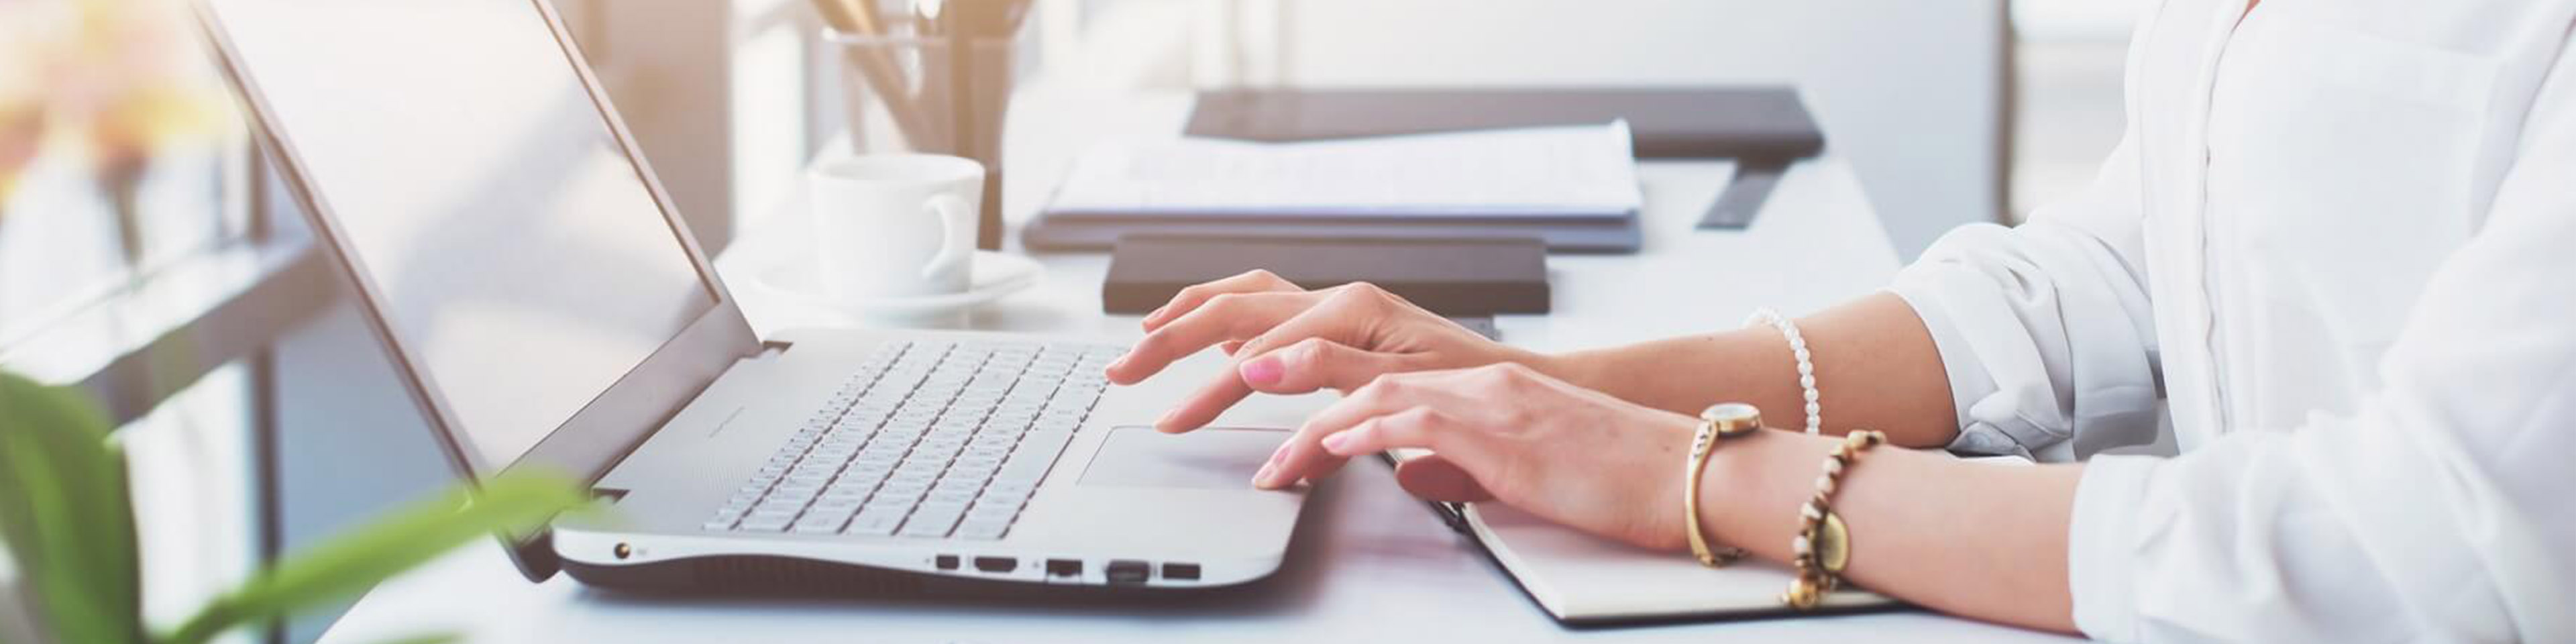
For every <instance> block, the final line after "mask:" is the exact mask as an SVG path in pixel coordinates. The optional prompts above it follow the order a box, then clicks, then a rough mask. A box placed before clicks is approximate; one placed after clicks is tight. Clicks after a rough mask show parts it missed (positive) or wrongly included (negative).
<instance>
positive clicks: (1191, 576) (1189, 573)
mask: <svg viewBox="0 0 2576 644" xmlns="http://www.w3.org/2000/svg"><path fill="white" fill-rule="evenodd" d="M1163 578H1164V579H1171V580H1177V581H1198V580H1199V565H1198V564H1194V563H1179V562H1165V563H1164V564H1163Z"/></svg>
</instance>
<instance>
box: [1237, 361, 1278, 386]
mask: <svg viewBox="0 0 2576 644" xmlns="http://www.w3.org/2000/svg"><path fill="white" fill-rule="evenodd" d="M1242 372H1243V382H1244V384H1248V385H1252V386H1255V387H1268V386H1271V385H1276V384H1279V378H1280V377H1281V376H1284V375H1287V372H1288V368H1287V367H1286V366H1284V365H1281V364H1279V359H1278V358H1270V357H1265V358H1261V359H1257V360H1253V361H1251V362H1246V363H1243V368H1242Z"/></svg>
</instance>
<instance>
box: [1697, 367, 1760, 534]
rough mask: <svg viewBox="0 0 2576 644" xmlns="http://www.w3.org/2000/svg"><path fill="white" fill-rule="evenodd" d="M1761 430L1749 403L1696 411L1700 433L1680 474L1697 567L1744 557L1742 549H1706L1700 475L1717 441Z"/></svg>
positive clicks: (1704, 469) (1757, 412)
mask: <svg viewBox="0 0 2576 644" xmlns="http://www.w3.org/2000/svg"><path fill="white" fill-rule="evenodd" d="M1761 429H1762V410H1761V409H1757V408H1755V407H1754V406H1753V405H1751V404H1747V403H1740V402H1730V403H1718V404H1715V405H1709V406H1708V409H1703V410H1700V412H1699V431H1698V432H1696V433H1694V434H1693V435H1692V436H1691V450H1690V463H1689V464H1688V465H1687V466H1686V468H1685V469H1684V470H1683V472H1682V519H1683V520H1684V521H1686V522H1688V523H1689V525H1690V547H1691V556H1693V557H1697V558H1698V559H1699V563H1700V565H1703V566H1708V567H1711V568H1716V567H1719V566H1724V565H1727V564H1730V563H1734V562H1735V560H1736V559H1738V558H1742V557H1743V556H1744V549H1743V548H1734V547H1722V548H1715V549H1711V548H1710V547H1709V545H1708V535H1707V534H1706V531H1705V530H1704V529H1703V528H1701V527H1700V522H1699V479H1700V473H1701V472H1704V471H1706V470H1707V469H1708V456H1709V454H1711V453H1715V452H1716V451H1717V444H1718V443H1719V442H1721V441H1724V440H1726V439H1729V438H1735V437H1739V436H1746V435H1751V434H1752V433H1754V432H1756V431H1760V430H1761Z"/></svg>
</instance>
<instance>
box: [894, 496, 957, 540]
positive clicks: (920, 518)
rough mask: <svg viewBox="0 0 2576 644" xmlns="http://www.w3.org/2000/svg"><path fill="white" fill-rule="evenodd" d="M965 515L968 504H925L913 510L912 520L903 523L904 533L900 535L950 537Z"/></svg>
mask: <svg viewBox="0 0 2576 644" xmlns="http://www.w3.org/2000/svg"><path fill="white" fill-rule="evenodd" d="M965 515H966V504H964V503H932V502H924V503H922V504H921V507H919V508H914V509H913V511H912V518H910V519H907V520H905V521H904V522H903V531H902V532H901V533H899V534H901V535H903V536H907V537H931V538H936V537H945V536H948V532H949V530H951V529H953V528H956V527H957V520H958V519H961V518H964V517H965Z"/></svg>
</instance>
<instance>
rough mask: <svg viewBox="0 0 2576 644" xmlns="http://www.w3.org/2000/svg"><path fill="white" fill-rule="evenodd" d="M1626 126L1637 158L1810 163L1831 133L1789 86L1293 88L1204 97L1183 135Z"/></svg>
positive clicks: (1308, 136) (1297, 136) (1270, 136)
mask: <svg viewBox="0 0 2576 644" xmlns="http://www.w3.org/2000/svg"><path fill="white" fill-rule="evenodd" d="M1617 119H1627V120H1628V127H1629V129H1630V130H1631V131H1632V132H1634V133H1635V134H1634V135H1633V136H1635V137H1636V149H1637V157H1638V158H1641V159H1717V158H1728V159H1733V158H1777V159H1794V158H1799V157H1807V156H1814V155H1815V154H1816V153H1817V152H1820V151H1822V150H1823V149H1824V147H1825V136H1824V133H1823V131H1822V130H1819V129H1817V128H1816V122H1815V119H1813V118H1811V117H1809V116H1808V115H1807V108H1806V105H1805V104H1804V103H1801V102H1800V101H1799V100H1798V92H1797V90H1795V89H1793V88H1790V87H1786V86H1778V87H1762V86H1755V87H1695V88H1694V87H1674V88H1620V87H1609V88H1589V87H1567V88H1514V89H1501V88H1496V89H1475V88H1465V89H1291V90H1268V89H1255V90H1226V91H1212V92H1203V93H1200V94H1199V97H1198V105H1197V107H1196V109H1195V110H1194V111H1192V112H1191V113H1190V124H1189V129H1188V130H1187V131H1186V132H1184V134H1186V135H1187V136H1196V137H1212V138H1228V139H1245V140H1253V141H1310V140H1317V139H1346V138H1359V137H1371V136H1390V135H1397V134H1418V133H1423V132H1454V131H1460V130H1483V129H1493V128H1510V127H1535V126H1545V125H1578V124H1587V123H1608V122H1610V121H1612V120H1617Z"/></svg>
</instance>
